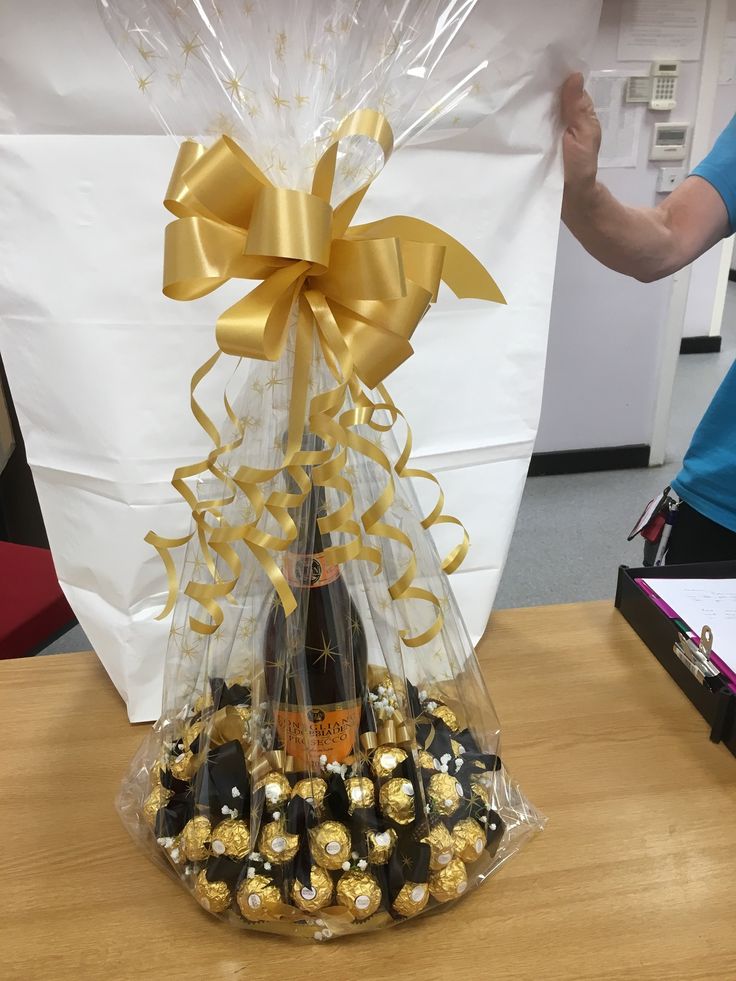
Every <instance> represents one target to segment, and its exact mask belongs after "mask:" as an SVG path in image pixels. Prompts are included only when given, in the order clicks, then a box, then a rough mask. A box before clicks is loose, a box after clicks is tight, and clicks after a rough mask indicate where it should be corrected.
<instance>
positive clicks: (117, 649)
mask: <svg viewBox="0 0 736 981" xmlns="http://www.w3.org/2000/svg"><path fill="white" fill-rule="evenodd" d="M61 6H62V5H59V4H56V3H52V2H51V0H27V2H26V3H24V4H23V5H22V6H19V5H16V4H6V5H2V6H0V36H2V37H3V39H4V41H6V40H7V44H6V48H5V49H4V55H3V60H2V62H0V131H2V132H4V133H5V135H4V136H0V213H1V214H2V216H3V223H4V228H3V237H4V240H5V241H6V242H12V243H13V247H12V248H6V249H5V250H4V251H3V253H2V262H0V311H2V313H1V314H0V350H2V354H3V358H4V362H5V366H6V369H7V373H8V377H9V381H10V387H11V390H12V392H13V398H14V401H15V404H16V407H17V410H18V415H19V418H20V423H21V427H22V430H23V433H24V437H25V441H26V447H27V452H28V458H29V461H30V463H31V466H32V468H33V472H34V479H35V482H36V486H37V488H38V492H39V499H40V502H41V507H42V511H43V515H44V520H45V523H46V527H47V531H48V535H49V541H50V543H51V547H52V551H53V553H54V560H55V564H56V568H57V572H58V575H59V579H60V582H61V584H62V587H63V589H64V591H65V593H66V595H67V597H68V598H69V601H70V603H71V605H72V607H73V608H74V610H75V612H76V614H77V616H78V617H79V619H80V622H81V623H82V625H83V627H84V629H85V630H86V632H87V634H88V636H89V638H90V640H91V642H92V644H93V645H94V647H95V649H96V651H97V653H98V655H99V657H100V659H101V660H102V662H103V663H104V665H105V667H106V669H107V671H108V672H109V674H110V676H111V677H112V679H113V681H114V682H115V684H116V686H117V687H118V690H119V691H120V692H121V694H122V696H123V697H124V699H125V701H126V702H127V705H128V713H129V716H130V718H131V720H133V721H143V720H146V719H153V718H156V717H157V716H158V714H159V708H160V693H161V669H162V663H163V655H164V650H165V646H166V635H167V632H168V629H169V627H168V623H165V622H164V623H161V622H158V621H156V620H154V616H155V615H156V613H157V612H158V610H159V609H160V602H161V598H162V592H163V590H164V588H165V580H164V576H163V570H162V567H161V564H160V562H159V559H158V557H157V555H156V554H155V552H154V551H153V550H152V549H151V548H150V547H149V546H148V545H146V544H145V542H144V541H143V535H144V534H145V533H146V531H148V530H149V529H150V528H153V529H155V530H156V531H157V532H159V533H160V534H162V535H169V536H172V537H175V536H178V535H181V534H185V533H186V531H187V530H188V516H187V514H186V508H185V506H184V505H183V504H182V502H181V501H180V499H179V498H178V495H177V494H176V493H175V492H174V490H173V488H172V487H171V485H170V478H171V474H172V472H173V470H174V467H175V466H177V465H180V464H182V463H185V462H189V461H192V460H195V459H198V458H199V457H200V456H201V454H202V453H203V452H204V451H206V449H207V447H206V438H205V437H203V435H202V433H201V431H200V429H199V427H198V425H197V424H196V422H195V421H194V420H193V418H192V416H191V412H190V409H189V379H190V377H191V374H192V372H193V370H194V369H195V368H196V367H197V366H199V365H200V364H201V363H202V361H204V360H205V358H206V357H207V356H208V355H209V354H211V353H212V351H213V350H214V328H213V325H214V323H215V320H216V318H217V315H218V314H219V313H220V312H221V311H222V309H224V308H225V307H226V306H227V305H229V303H232V302H234V300H235V299H236V298H237V296H238V295H239V294H238V293H237V291H236V292H235V293H233V294H232V297H231V294H229V293H226V292H223V290H220V291H218V293H217V294H214V295H213V296H211V297H205V298H204V299H202V300H198V301H196V302H194V303H184V304H177V303H174V302H173V301H171V300H167V299H165V298H164V297H163V296H162V295H161V258H162V243H163V229H164V226H165V224H166V223H167V221H168V220H169V216H168V215H167V213H166V212H165V211H164V209H163V207H162V205H161V199H162V197H163V193H164V190H165V188H166V185H167V181H168V175H169V172H170V169H171V166H172V164H173V160H174V157H175V154H176V145H175V143H174V142H173V141H172V140H170V139H169V138H168V137H165V136H153V135H147V136H143V135H135V134H136V133H138V134H141V133H152V132H155V130H156V124H155V120H153V116H152V115H150V114H149V111H148V109H147V107H146V103H145V99H144V98H143V97H141V96H140V95H139V94H138V93H137V92H136V91H135V85H134V84H132V83H131V80H130V78H129V76H128V73H127V71H126V69H125V67H124V65H123V64H122V61H121V60H120V58H119V56H118V54H117V52H116V51H115V49H114V47H113V45H112V42H111V41H109V40H108V39H107V36H106V35H105V32H104V30H102V28H101V25H100V24H99V23H98V21H97V14H96V11H95V9H94V4H91V3H86V2H82V0H78V2H75V3H74V4H71V5H69V6H68V7H67V6H66V5H64V10H63V12H62V11H61V10H60V8H61ZM599 7H600V4H599V2H598V0H550V2H548V3H545V4H544V6H543V7H541V6H540V5H539V4H538V2H537V0H518V2H517V3H516V4H514V5H513V6H512V5H509V4H507V3H505V2H501V0H484V2H483V3H481V4H479V5H478V7H477V8H476V10H477V13H478V15H479V17H480V18H481V19H480V21H479V23H478V29H477V32H476V40H475V41H474V43H476V44H481V43H482V44H487V45H488V48H489V50H493V51H495V52H496V57H495V58H494V61H493V84H492V86H489V90H488V93H487V98H488V105H489V108H490V109H492V111H493V112H492V114H491V115H490V116H489V117H488V118H487V119H486V120H485V121H484V122H483V123H482V124H481V125H480V126H477V127H476V128H474V129H473V130H472V131H471V132H469V133H468V134H466V135H464V136H462V137H458V138H455V139H453V140H449V141H447V142H443V143H439V144H437V145H436V146H433V145H426V146H423V147H421V148H416V149H412V148H409V149H406V150H402V151H401V152H400V153H397V154H396V155H395V156H394V157H393V158H392V160H391V163H390V166H389V167H388V168H387V169H386V171H385V172H384V173H383V174H382V175H381V176H380V178H379V180H377V181H376V183H375V185H374V187H373V188H372V189H371V193H370V194H369V195H368V196H367V197H366V199H365V201H364V203H363V206H362V208H361V211H360V215H359V218H360V220H361V221H370V220H373V219H375V218H379V217H382V216H385V215H389V214H396V213H400V214H413V215H416V216H418V217H422V218H425V219H426V220H428V221H431V222H434V223H436V224H438V225H440V226H441V227H442V228H444V229H446V230H447V231H448V232H450V233H451V234H453V235H455V236H457V237H458V238H459V239H460V240H461V241H462V242H463V243H464V244H465V245H466V246H468V248H470V249H471V250H472V251H473V252H474V253H475V254H476V255H477V256H478V258H479V259H480V260H481V261H482V262H483V263H485V264H486V265H487V266H488V268H489V269H490V270H491V271H492V272H493V275H494V276H495V278H496V279H497V281H498V282H499V284H500V285H501V287H502V288H503V290H504V292H505V294H506V298H507V300H508V305H507V306H505V307H500V306H495V305H487V304H482V303H476V302H471V301H463V302H460V301H456V300H455V299H454V298H453V297H452V296H445V295H443V297H442V299H441V302H440V303H438V304H437V306H436V308H435V309H434V310H433V311H432V312H431V313H430V314H429V315H428V317H427V318H426V319H425V321H424V322H423V323H422V324H421V326H420V327H419V329H418V331H417V333H416V335H415V338H414V347H415V351H416V353H415V355H414V357H412V358H411V359H410V360H409V361H408V362H406V364H404V365H402V366H401V368H400V369H399V370H398V371H397V372H396V373H395V375H393V376H392V377H391V379H390V384H389V387H390V390H391V392H392V394H393V396H394V398H395V399H396V401H397V403H398V404H399V405H400V406H401V408H402V409H403V410H404V412H405V413H406V415H407V417H408V418H409V420H410V422H411V425H412V429H413V431H414V436H415V440H414V447H415V454H414V460H415V461H416V463H417V465H418V466H420V467H426V468H427V469H434V470H435V471H436V472H437V474H438V476H439V478H440V479H441V481H442V483H443V486H444V488H445V491H446V498H447V509H448V510H449V511H451V512H452V513H454V514H457V515H459V516H460V517H461V518H462V519H463V521H464V522H465V523H466V525H467V526H468V529H469V532H470V535H471V539H472V546H471V550H470V553H469V555H468V558H467V560H466V563H465V565H464V566H463V570H462V571H461V572H460V573H459V574H457V575H455V576H454V577H453V580H454V589H455V593H456V595H457V597H458V601H459V603H460V606H461V609H462V612H463V615H464V617H465V618H466V621H467V624H468V628H469V630H470V633H471V635H472V636H473V638H474V639H476V640H477V639H478V638H479V637H480V635H481V634H482V633H483V630H484V629H485V626H486V622H487V619H488V615H489V613H490V610H491V606H492V603H493V598H494V596H495V592H496V588H497V585H498V581H499V578H500V574H501V569H502V568H503V564H504V561H505V557H506V552H507V549H508V543H509V540H510V537H511V533H512V531H513V526H514V521H515V518H516V513H517V510H518V506H519V501H520V498H521V492H522V489H523V486H524V480H525V476H526V470H527V466H528V461H529V457H530V454H531V451H532V447H533V444H534V437H535V434H536V429H537V423H538V416H539V408H540V404H541V394H542V382H543V376H544V361H545V353H546V338H547V327H548V322H549V310H550V302H551V296H552V283H553V278H554V265H555V253H556V245H557V235H558V229H559V210H560V196H561V190H562V173H561V162H560V155H559V144H558V141H557V132H558V131H557V120H558V115H557V100H558V89H559V85H560V84H561V82H562V80H563V79H564V78H565V76H566V74H567V73H568V71H571V70H577V69H582V68H584V65H583V64H582V63H581V62H580V60H579V56H580V54H581V53H582V52H584V51H585V50H586V48H587V47H588V46H589V44H590V42H591V41H592V39H593V37H594V35H595V30H596V26H597V21H598V14H599ZM75 37H76V38H82V39H84V41H85V43H84V44H76V45H75V44H73V43H72V41H73V39H74V38H75ZM57 39H61V40H60V42H59V43H58V44H57V43H56V40H57ZM97 77H99V78H100V79H101V81H100V85H99V86H96V85H95V84H94V80H95V79H96V78H97ZM60 92H61V93H64V94H65V97H64V98H60V95H59V93H60ZM481 94H482V93H481ZM67 95H68V98H67V97H66V96H67ZM141 110H145V112H143V113H142V114H141ZM138 120H144V121H145V122H144V123H142V124H141V125H140V126H139V125H138V122H137V121H138ZM116 134H117V135H116ZM126 134H127V135H126ZM449 173H453V174H454V175H455V179H454V180H452V181H449V180H448V174H449ZM238 288H239V287H236V290H237V289H238ZM464 345H469V347H470V349H471V350H472V352H473V355H472V357H467V356H465V355H464V354H463V353H462V351H463V350H464ZM450 388H451V389H452V392H453V396H452V398H449V397H446V396H445V395H444V394H443V395H442V397H438V392H442V393H445V392H446V391H448V390H450Z"/></svg>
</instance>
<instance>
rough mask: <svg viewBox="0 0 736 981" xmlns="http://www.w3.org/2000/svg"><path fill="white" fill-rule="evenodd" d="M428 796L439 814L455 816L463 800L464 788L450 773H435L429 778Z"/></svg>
mask: <svg viewBox="0 0 736 981" xmlns="http://www.w3.org/2000/svg"><path fill="white" fill-rule="evenodd" d="M427 796H428V797H429V802H430V805H431V807H432V809H433V810H434V811H435V812H436V813H437V814H443V815H445V816H448V815H450V814H454V813H455V811H456V810H457V809H458V807H459V806H460V801H461V800H462V798H463V787H462V784H461V783H460V782H459V780H456V779H455V777H453V776H450V774H449V773H435V775H434V776H433V777H430V778H429V784H428V786H427Z"/></svg>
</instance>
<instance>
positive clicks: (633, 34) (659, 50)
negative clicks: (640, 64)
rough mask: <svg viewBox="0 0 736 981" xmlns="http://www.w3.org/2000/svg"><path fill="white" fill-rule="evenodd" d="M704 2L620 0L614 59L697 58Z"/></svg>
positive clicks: (703, 15) (690, 59)
mask: <svg viewBox="0 0 736 981" xmlns="http://www.w3.org/2000/svg"><path fill="white" fill-rule="evenodd" d="M706 6H707V5H706V4H705V3H702V2H699V0H624V2H623V3H622V4H621V22H620V26H619V34H618V60H619V61H654V59H656V58H672V59H677V60H678V61H697V60H698V59H699V58H700V49H701V47H702V44H703V30H704V27H705V11H706Z"/></svg>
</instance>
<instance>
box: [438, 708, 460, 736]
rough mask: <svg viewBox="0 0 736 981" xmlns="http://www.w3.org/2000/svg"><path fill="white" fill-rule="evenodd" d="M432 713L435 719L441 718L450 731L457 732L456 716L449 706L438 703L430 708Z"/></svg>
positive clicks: (458, 727)
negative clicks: (433, 707)
mask: <svg viewBox="0 0 736 981" xmlns="http://www.w3.org/2000/svg"><path fill="white" fill-rule="evenodd" d="M432 715H433V716H434V717H435V718H436V719H442V721H443V722H444V723H445V725H446V726H447V728H448V729H449V730H450V732H457V731H458V730H459V729H460V726H459V724H458V721H457V716H456V715H455V713H454V712H453V711H452V709H451V708H449V706H447V705H438V706H437V708H435V709H432Z"/></svg>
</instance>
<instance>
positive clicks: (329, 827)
mask: <svg viewBox="0 0 736 981" xmlns="http://www.w3.org/2000/svg"><path fill="white" fill-rule="evenodd" d="M310 842H311V845H312V857H313V858H314V861H315V862H316V863H317V865H320V866H321V867H322V868H323V869H333V870H334V869H340V868H342V865H343V862H347V860H348V859H349V858H350V833H349V831H348V829H347V828H346V827H345V825H344V824H340V822H339V821H323V822H322V824H318V825H317V827H316V828H313V829H312V830H311V832H310Z"/></svg>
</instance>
